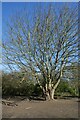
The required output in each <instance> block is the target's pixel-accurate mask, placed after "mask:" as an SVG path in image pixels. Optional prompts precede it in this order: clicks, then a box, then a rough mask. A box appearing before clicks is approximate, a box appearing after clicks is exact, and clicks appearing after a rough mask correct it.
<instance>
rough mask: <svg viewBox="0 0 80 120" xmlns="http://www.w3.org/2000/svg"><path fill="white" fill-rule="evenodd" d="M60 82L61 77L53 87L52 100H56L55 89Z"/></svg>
mask: <svg viewBox="0 0 80 120" xmlns="http://www.w3.org/2000/svg"><path fill="white" fill-rule="evenodd" d="M59 83H60V79H59V80H58V81H57V83H56V84H55V86H54V87H53V89H52V91H51V99H52V100H54V93H55V90H56V88H57V87H58V85H59Z"/></svg>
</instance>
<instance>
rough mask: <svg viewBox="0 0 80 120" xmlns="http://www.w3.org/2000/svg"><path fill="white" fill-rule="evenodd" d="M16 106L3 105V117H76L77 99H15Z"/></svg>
mask: <svg viewBox="0 0 80 120" xmlns="http://www.w3.org/2000/svg"><path fill="white" fill-rule="evenodd" d="M17 104H18V106H7V105H3V109H2V111H3V112H2V113H3V118H78V102H77V100H63V99H62V100H61V99H59V100H54V101H30V102H29V101H27V100H23V101H19V102H18V101H17Z"/></svg>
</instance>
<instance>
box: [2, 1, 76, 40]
mask: <svg viewBox="0 0 80 120" xmlns="http://www.w3.org/2000/svg"><path fill="white" fill-rule="evenodd" d="M39 4H41V6H43V7H44V6H45V5H46V6H47V5H48V4H49V2H42V3H39V2H3V3H2V28H3V33H2V35H3V36H4V37H5V33H4V31H5V29H6V28H7V27H6V25H5V22H7V21H8V20H10V17H11V16H14V14H15V13H16V11H21V10H22V9H24V7H26V8H27V10H28V11H29V13H30V14H32V15H33V11H34V9H35V8H36V7H38V5H39ZM51 4H53V5H54V6H55V7H56V10H57V11H58V10H59V8H61V7H62V6H63V5H64V4H68V5H69V6H70V7H71V8H74V7H75V6H76V4H78V3H75V2H73V3H63V2H54V3H51ZM21 14H23V13H21ZM6 42H7V41H6Z"/></svg>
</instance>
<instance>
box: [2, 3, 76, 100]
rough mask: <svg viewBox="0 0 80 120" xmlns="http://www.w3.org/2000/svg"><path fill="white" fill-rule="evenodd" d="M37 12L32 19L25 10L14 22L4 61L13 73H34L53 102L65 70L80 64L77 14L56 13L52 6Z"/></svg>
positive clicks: (10, 29)
mask: <svg viewBox="0 0 80 120" xmlns="http://www.w3.org/2000/svg"><path fill="white" fill-rule="evenodd" d="M38 11H39V12H36V14H34V15H33V16H30V14H29V13H27V11H26V10H25V11H24V13H23V14H21V13H20V14H19V13H16V15H15V16H14V17H13V18H12V20H11V22H10V23H9V24H8V29H7V38H6V40H8V43H5V42H4V43H3V61H4V64H7V65H8V66H9V67H10V69H13V70H14V69H16V70H19V69H24V72H25V73H26V72H27V70H28V71H31V73H32V76H33V77H35V79H36V81H37V83H38V84H39V86H40V87H41V89H42V90H43V92H44V94H47V95H48V97H49V99H54V92H55V90H56V88H57V86H58V85H59V83H60V80H61V78H62V76H63V70H64V68H65V66H67V65H69V64H70V63H71V62H74V61H76V60H77V49H78V48H77V45H78V44H77V43H78V42H77V40H78V18H77V10H76V9H74V10H72V9H70V8H69V7H66V6H63V7H62V8H61V9H60V10H59V11H56V9H54V7H53V6H52V5H49V6H47V9H46V8H44V9H43V8H42V9H40V10H38ZM3 41H4V40H3ZM38 73H39V74H41V75H42V78H43V80H42V81H41V79H39V77H38Z"/></svg>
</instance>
